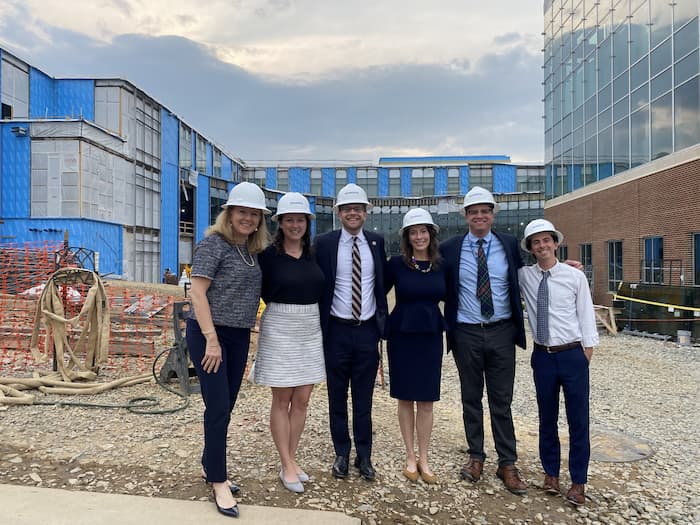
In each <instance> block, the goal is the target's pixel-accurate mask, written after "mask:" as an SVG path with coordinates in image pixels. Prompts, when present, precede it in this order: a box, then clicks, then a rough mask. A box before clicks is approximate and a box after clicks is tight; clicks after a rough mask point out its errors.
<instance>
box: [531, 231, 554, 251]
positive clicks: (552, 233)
mask: <svg viewBox="0 0 700 525" xmlns="http://www.w3.org/2000/svg"><path fill="white" fill-rule="evenodd" d="M537 233H548V234H550V235H551V236H552V240H553V241H554V242H556V243H558V242H559V236H558V235H557V234H556V233H554V232H537ZM532 235H535V234H534V233H533V234H532ZM532 235H528V236H527V239H525V248H527V251H530V247H531V245H532V241H531V240H530V237H532Z"/></svg>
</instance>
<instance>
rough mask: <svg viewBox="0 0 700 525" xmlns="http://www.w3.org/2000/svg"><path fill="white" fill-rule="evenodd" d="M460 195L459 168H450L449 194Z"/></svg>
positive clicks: (448, 174) (448, 176)
mask: <svg viewBox="0 0 700 525" xmlns="http://www.w3.org/2000/svg"><path fill="white" fill-rule="evenodd" d="M458 193H459V168H449V169H448V170H447V194H448V195H456V194H458Z"/></svg>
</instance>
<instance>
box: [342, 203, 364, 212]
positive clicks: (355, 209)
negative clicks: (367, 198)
mask: <svg viewBox="0 0 700 525" xmlns="http://www.w3.org/2000/svg"><path fill="white" fill-rule="evenodd" d="M364 211H365V207H364V206H347V205H345V206H341V207H340V212H341V213H362V212H364Z"/></svg>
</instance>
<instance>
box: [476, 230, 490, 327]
mask: <svg viewBox="0 0 700 525" xmlns="http://www.w3.org/2000/svg"><path fill="white" fill-rule="evenodd" d="M485 242H486V241H485V240H484V239H479V240H478V241H476V243H477V244H478V245H479V250H478V251H477V253H476V297H477V299H479V301H480V302H481V315H483V316H484V317H485V318H486V319H490V318H491V317H492V316H493V297H491V280H490V279H489V265H488V261H487V260H486V254H485V253H484V243H485Z"/></svg>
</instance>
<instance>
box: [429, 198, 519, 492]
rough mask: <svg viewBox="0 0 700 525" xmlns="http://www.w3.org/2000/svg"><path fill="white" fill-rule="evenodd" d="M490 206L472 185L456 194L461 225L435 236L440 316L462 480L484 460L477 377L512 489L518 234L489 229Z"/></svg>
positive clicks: (515, 488)
mask: <svg viewBox="0 0 700 525" xmlns="http://www.w3.org/2000/svg"><path fill="white" fill-rule="evenodd" d="M497 211H498V205H497V204H496V201H495V200H494V198H493V195H492V194H491V193H490V192H489V191H487V190H485V189H484V188H480V187H478V186H475V187H474V188H472V189H471V190H470V191H469V193H467V194H466V195H465V197H464V206H463V214H464V215H465V217H466V221H467V225H468V226H469V232H467V234H466V235H458V236H456V237H453V238H451V239H449V240H447V241H445V242H443V243H442V245H441V246H440V252H441V254H442V257H443V261H444V262H443V265H444V269H445V273H446V279H447V297H446V299H445V320H446V321H447V340H448V351H450V350H451V351H452V355H453V356H454V359H455V363H456V365H457V370H458V371H459V380H460V384H461V391H462V417H463V419H464V430H465V433H466V436H467V443H468V445H469V448H468V454H469V461H468V462H467V463H466V464H465V465H464V467H463V468H462V470H461V475H462V478H463V479H468V480H470V481H472V482H476V481H479V479H481V474H482V470H483V466H484V460H485V459H486V454H485V452H484V415H483V407H482V397H483V391H484V382H485V383H486V391H487V393H488V402H489V412H490V414H491V429H492V431H493V437H494V442H495V445H496V452H497V454H498V470H497V471H496V475H497V476H498V477H499V478H500V479H501V480H502V481H503V484H504V485H505V487H506V488H507V489H508V490H509V491H510V492H512V493H514V494H525V493H526V491H527V484H526V483H524V482H523V481H522V479H521V478H520V475H519V473H518V470H517V468H516V467H515V462H516V460H517V453H516V444H515V430H514V427H513V417H512V414H511V408H510V407H511V402H512V400H513V383H514V381H515V345H518V346H520V347H522V348H525V327H524V324H523V311H522V306H521V302H520V288H519V284H518V269H519V268H520V267H521V266H522V265H523V261H522V257H521V255H520V250H519V248H518V241H517V239H516V238H515V237H513V236H512V235H508V234H504V233H496V232H493V231H491V225H492V224H493V221H494V215H495V214H496V212H497Z"/></svg>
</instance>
